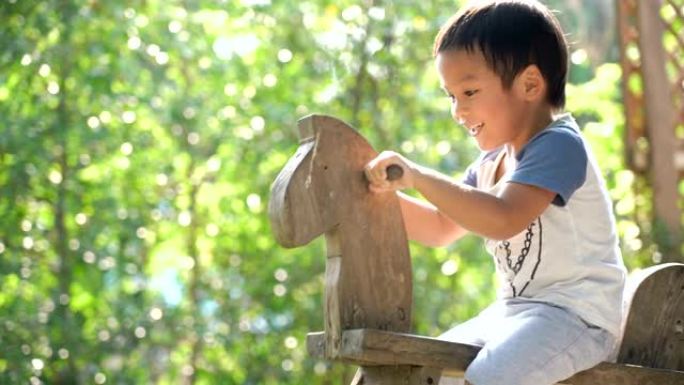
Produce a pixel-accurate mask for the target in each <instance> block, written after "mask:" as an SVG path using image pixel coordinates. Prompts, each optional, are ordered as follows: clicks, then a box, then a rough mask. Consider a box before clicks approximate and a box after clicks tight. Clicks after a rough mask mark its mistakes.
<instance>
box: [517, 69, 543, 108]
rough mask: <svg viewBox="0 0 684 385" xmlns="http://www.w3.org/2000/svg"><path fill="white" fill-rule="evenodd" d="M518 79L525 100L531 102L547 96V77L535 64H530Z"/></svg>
mask: <svg viewBox="0 0 684 385" xmlns="http://www.w3.org/2000/svg"><path fill="white" fill-rule="evenodd" d="M517 80H518V87H519V88H518V89H519V90H520V92H521V93H522V96H523V98H524V99H525V100H527V101H530V102H531V101H536V100H540V99H543V98H544V97H546V79H544V76H543V75H542V73H541V71H540V70H539V67H537V66H536V65H535V64H530V65H528V66H527V67H526V68H525V69H524V70H523V71H522V72H521V73H520V74H519V75H518V79H517Z"/></svg>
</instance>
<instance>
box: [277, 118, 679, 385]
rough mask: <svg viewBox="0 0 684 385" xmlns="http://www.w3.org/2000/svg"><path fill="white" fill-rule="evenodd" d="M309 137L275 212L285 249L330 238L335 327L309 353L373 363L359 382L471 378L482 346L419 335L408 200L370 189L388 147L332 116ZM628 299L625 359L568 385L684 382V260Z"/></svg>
mask: <svg viewBox="0 0 684 385" xmlns="http://www.w3.org/2000/svg"><path fill="white" fill-rule="evenodd" d="M299 133H300V139H301V141H300V147H299V149H298V150H297V152H296V153H295V155H294V156H293V157H292V158H291V159H290V160H289V161H288V163H287V164H286V165H285V167H284V168H283V170H282V171H281V173H280V174H279V175H278V177H277V178H276V180H275V182H274V183H273V186H272V191H271V200H270V202H269V215H270V218H271V224H272V228H273V231H274V234H275V237H276V239H277V240H278V242H279V243H280V244H281V245H283V246H286V247H298V246H302V245H305V244H307V243H308V242H310V241H311V240H312V239H314V238H316V237H317V236H319V235H321V234H324V235H325V239H326V249H327V256H326V257H327V259H326V272H325V308H324V318H325V325H324V329H325V330H324V331H323V332H317V333H310V334H309V335H308V337H307V349H308V351H309V354H311V355H312V356H315V357H320V358H325V359H329V360H337V361H342V362H346V363H349V364H354V365H359V366H361V368H362V370H361V371H360V372H359V374H360V375H357V376H356V378H355V379H354V383H355V384H357V385H360V384H365V385H373V384H378V385H389V384H407V385H417V384H438V383H440V380H441V379H442V377H445V378H447V377H454V376H459V375H462V373H463V372H464V371H465V368H466V367H467V366H468V364H469V363H470V362H471V361H472V360H473V359H474V357H475V356H476V355H477V353H478V351H479V349H480V348H479V347H478V346H472V345H466V344H458V343H452V342H447V341H442V340H438V339H435V338H429V337H424V336H418V335H413V334H410V327H411V307H412V303H411V301H412V273H411V264H410V256H409V252H408V242H407V239H406V234H405V231H404V225H403V219H402V216H401V212H400V208H399V202H398V199H397V197H396V194H393V193H386V194H370V193H369V192H368V189H367V183H366V181H365V179H364V177H363V171H362V170H363V167H364V165H365V164H366V163H367V162H368V161H369V160H371V159H372V158H373V157H374V156H375V155H376V152H375V151H374V150H373V149H372V147H371V146H370V145H369V144H368V143H367V142H366V140H365V139H364V138H363V137H361V136H360V135H359V134H358V133H357V132H356V131H355V130H354V129H353V128H351V127H349V126H348V125H346V124H345V123H344V122H342V121H340V120H338V119H335V118H332V117H328V116H321V115H312V116H308V117H306V118H303V119H302V120H300V121H299ZM625 298H626V300H625V309H626V311H627V312H628V317H627V318H626V320H625V324H624V327H623V330H624V336H623V339H622V343H621V349H620V352H619V356H618V360H617V362H618V363H602V364H600V365H598V366H596V367H594V368H592V369H590V370H587V371H584V372H581V373H578V374H576V375H575V376H573V377H571V378H569V379H567V380H565V381H564V382H563V384H574V385H589V384H616V385H617V384H621V385H623V384H624V385H637V384H638V385H645V384H654V385H655V384H675V385H676V384H684V324H683V322H684V265H683V264H663V265H658V266H654V267H651V268H648V269H645V270H643V271H641V272H640V273H639V274H636V275H635V276H633V277H632V278H631V279H630V281H629V284H628V287H627V290H626V295H625ZM443 383H446V381H443Z"/></svg>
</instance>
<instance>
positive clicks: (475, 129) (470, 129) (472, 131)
mask: <svg viewBox="0 0 684 385" xmlns="http://www.w3.org/2000/svg"><path fill="white" fill-rule="evenodd" d="M483 127H484V123H480V124H476V125H474V126H471V127H468V134H470V136H472V137H475V136H477V135H478V134H480V131H482V128H483Z"/></svg>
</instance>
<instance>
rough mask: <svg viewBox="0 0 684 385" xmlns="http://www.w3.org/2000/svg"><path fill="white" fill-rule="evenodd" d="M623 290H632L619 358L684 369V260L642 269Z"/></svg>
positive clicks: (642, 363)
mask: <svg viewBox="0 0 684 385" xmlns="http://www.w3.org/2000/svg"><path fill="white" fill-rule="evenodd" d="M626 291H627V292H628V293H629V292H631V293H632V294H631V298H628V299H627V301H626V302H625V304H626V306H627V314H628V316H627V318H626V321H625V326H624V337H623V339H622V344H621V345H620V354H619V356H618V362H621V363H626V364H635V365H642V366H649V367H652V368H661V369H675V370H682V371H684V264H677V263H667V264H662V265H657V266H652V267H650V268H647V269H644V270H643V271H641V272H640V273H639V274H637V275H635V276H634V277H632V278H631V279H630V281H629V282H628V287H627V290H626Z"/></svg>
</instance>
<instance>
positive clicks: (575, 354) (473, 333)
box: [439, 299, 616, 385]
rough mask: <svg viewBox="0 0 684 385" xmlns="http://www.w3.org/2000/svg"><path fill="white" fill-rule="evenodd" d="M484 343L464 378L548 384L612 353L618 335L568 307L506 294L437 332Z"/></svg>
mask: <svg viewBox="0 0 684 385" xmlns="http://www.w3.org/2000/svg"><path fill="white" fill-rule="evenodd" d="M439 338H440V339H443V340H447V341H453V342H461V343H469V344H474V345H480V346H482V350H481V351H480V353H479V354H478V355H477V357H476V358H475V360H474V361H473V362H472V363H471V364H470V366H469V367H468V369H467V370H466V373H465V378H466V380H467V381H468V382H470V383H471V384H473V385H551V384H555V383H556V382H559V381H562V380H564V379H566V378H568V377H570V376H572V375H573V374H575V373H577V372H580V371H582V370H585V369H589V368H591V367H593V366H595V365H596V364H598V363H599V362H601V361H605V360H607V359H609V357H610V356H611V355H612V353H613V351H614V349H615V345H616V338H615V337H614V336H613V335H611V334H610V333H608V332H607V331H605V330H603V329H601V328H599V327H596V326H592V325H589V324H587V323H585V322H584V321H583V320H582V319H581V318H579V317H578V316H576V315H575V314H573V313H572V312H570V311H568V310H566V309H563V308H560V307H556V306H553V305H549V304H546V303H542V302H531V301H529V300H520V299H508V300H500V301H497V302H495V303H494V304H492V305H490V306H489V307H488V308H486V309H485V310H484V311H482V312H481V313H480V314H479V315H478V316H476V317H475V318H472V319H470V320H468V321H466V322H464V323H462V324H460V325H457V326H456V327H454V328H453V329H451V330H449V331H447V332H446V333H444V334H442V335H441V336H439Z"/></svg>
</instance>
